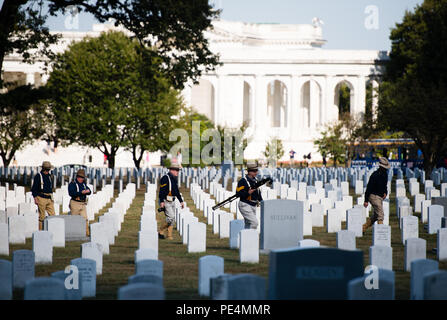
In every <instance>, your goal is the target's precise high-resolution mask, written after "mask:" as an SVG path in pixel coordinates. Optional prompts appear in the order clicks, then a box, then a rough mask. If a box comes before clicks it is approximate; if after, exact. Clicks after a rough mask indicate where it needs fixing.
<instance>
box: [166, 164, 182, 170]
mask: <svg viewBox="0 0 447 320" xmlns="http://www.w3.org/2000/svg"><path fill="white" fill-rule="evenodd" d="M171 169H172V170H180V169H181V168H180V165H179V164H178V163H177V162H174V163H172V164H171V165H170V166H169V170H171Z"/></svg>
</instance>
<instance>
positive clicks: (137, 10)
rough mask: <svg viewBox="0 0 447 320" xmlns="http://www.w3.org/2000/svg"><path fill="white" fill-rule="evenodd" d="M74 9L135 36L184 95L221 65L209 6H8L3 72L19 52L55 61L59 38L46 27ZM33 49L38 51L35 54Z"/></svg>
mask: <svg viewBox="0 0 447 320" xmlns="http://www.w3.org/2000/svg"><path fill="white" fill-rule="evenodd" d="M69 6H75V7H77V8H78V10H79V11H80V12H88V13H91V14H92V15H93V16H94V17H95V18H96V19H97V20H98V21H99V22H106V21H110V20H112V21H114V23H115V25H117V26H118V25H120V26H123V27H124V28H126V29H127V30H129V31H130V32H132V33H133V35H134V37H135V38H136V39H137V40H138V41H139V43H140V45H141V47H142V48H143V49H145V48H149V49H148V51H147V52H146V54H148V55H151V56H152V57H154V58H155V57H158V58H159V59H161V61H162V62H163V63H161V64H159V68H160V72H161V71H163V72H164V73H165V75H166V76H169V77H170V80H171V83H172V84H173V85H174V86H175V87H176V88H178V89H181V88H183V85H184V83H185V82H186V81H187V80H190V79H192V80H196V79H198V78H199V77H200V75H201V73H202V72H205V71H208V70H212V69H214V67H215V66H216V65H218V57H217V56H216V55H214V54H213V53H212V52H211V51H210V50H209V48H208V45H209V44H208V41H207V39H206V38H205V36H204V33H203V32H204V31H205V30H207V29H208V28H210V27H211V21H212V20H213V19H215V18H217V17H218V15H219V11H218V10H214V9H213V7H212V6H211V5H210V4H209V3H208V0H194V1H190V0H175V1H174V0H88V1H84V0H46V1H43V0H37V1H36V0H4V1H3V5H2V7H1V9H0V21H1V24H0V70H2V66H3V61H4V57H5V55H7V54H9V53H12V52H14V51H16V52H18V53H20V54H22V55H23V57H24V59H25V60H26V61H30V60H31V58H32V57H33V56H34V57H36V56H42V55H44V56H50V57H51V54H52V53H51V52H50V51H49V50H48V46H49V45H50V44H51V43H55V42H57V35H54V34H50V32H49V30H48V28H47V27H46V26H45V22H46V20H47V18H48V16H50V15H57V14H59V13H62V12H64V11H65V10H66V9H67V8H68V7H69ZM46 8H48V9H46ZM151 48H156V50H151ZM31 49H38V50H37V52H35V54H31V52H32V51H33V50H31ZM0 87H2V86H1V82H0Z"/></svg>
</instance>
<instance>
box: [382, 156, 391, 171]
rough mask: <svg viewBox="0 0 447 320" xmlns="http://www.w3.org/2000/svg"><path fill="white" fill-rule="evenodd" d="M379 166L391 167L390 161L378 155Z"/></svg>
mask: <svg viewBox="0 0 447 320" xmlns="http://www.w3.org/2000/svg"><path fill="white" fill-rule="evenodd" d="M379 166H380V167H382V168H385V169H389V168H391V165H390V162H389V161H388V159H387V158H385V157H380V158H379Z"/></svg>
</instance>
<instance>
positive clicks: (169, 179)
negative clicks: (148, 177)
mask: <svg viewBox="0 0 447 320" xmlns="http://www.w3.org/2000/svg"><path fill="white" fill-rule="evenodd" d="M166 176H167V177H168V183H169V193H171V178H170V177H169V174H166Z"/></svg>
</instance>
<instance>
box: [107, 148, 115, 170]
mask: <svg viewBox="0 0 447 320" xmlns="http://www.w3.org/2000/svg"><path fill="white" fill-rule="evenodd" d="M115 157H116V152H113V153H111V154H110V155H108V156H107V161H108V162H109V168H110V169H113V168H115Z"/></svg>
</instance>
